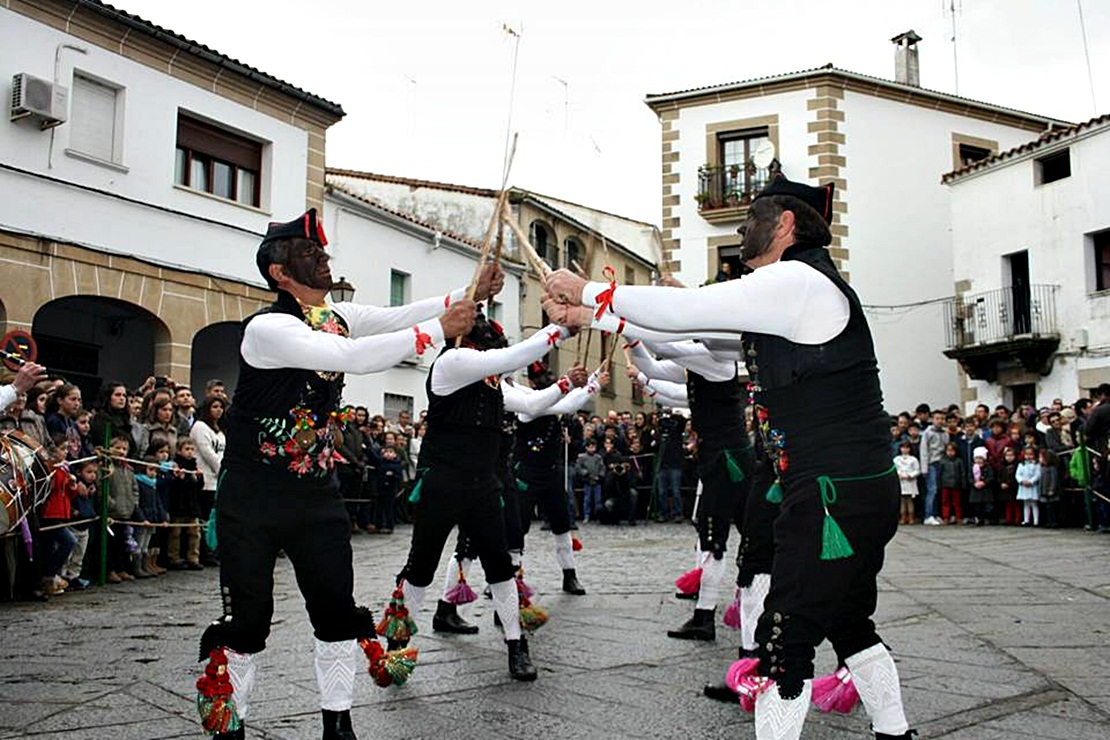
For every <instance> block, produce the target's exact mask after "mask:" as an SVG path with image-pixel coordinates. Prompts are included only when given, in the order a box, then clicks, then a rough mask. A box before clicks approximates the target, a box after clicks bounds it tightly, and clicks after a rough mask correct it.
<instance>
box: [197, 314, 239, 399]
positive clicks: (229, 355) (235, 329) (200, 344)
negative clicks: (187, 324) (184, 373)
mask: <svg viewBox="0 0 1110 740" xmlns="http://www.w3.org/2000/svg"><path fill="white" fill-rule="evenodd" d="M240 327H241V324H240V322H238V321H221V322H219V323H216V324H210V325H209V326H206V327H204V328H203V329H201V330H200V331H198V332H197V333H196V336H194V337H193V355H192V369H191V373H190V375H191V377H192V388H193V395H194V396H195V397H196V398H198V399H201V398H204V390H205V385H206V384H207V382H208V381H209V380H213V379H219V380H222V381H223V383H224V388H225V389H226V390H227V392H228V394H229V395H230V394H231V393H233V392H234V391H235V386H236V384H237V383H238V382H239V344H240V339H241V328H240Z"/></svg>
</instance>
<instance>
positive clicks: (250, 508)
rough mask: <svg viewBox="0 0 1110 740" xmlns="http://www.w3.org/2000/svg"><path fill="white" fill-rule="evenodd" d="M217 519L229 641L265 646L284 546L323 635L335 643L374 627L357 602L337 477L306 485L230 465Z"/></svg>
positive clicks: (243, 647)
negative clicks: (262, 475) (356, 605)
mask: <svg viewBox="0 0 1110 740" xmlns="http://www.w3.org/2000/svg"><path fill="white" fill-rule="evenodd" d="M216 526H217V531H218V533H219V538H220V589H221V594H222V596H223V600H224V612H225V615H224V616H225V620H224V621H225V625H224V628H223V635H224V640H223V641H224V642H225V643H226V645H225V646H226V647H229V648H231V649H232V650H235V651H237V652H242V653H256V652H259V651H260V650H262V649H263V648H264V647H265V646H266V638H267V637H268V636H269V634H270V620H271V618H272V617H273V613H274V563H275V561H276V559H277V554H278V551H279V550H285V553H286V555H287V556H288V557H289V561H290V562H291V563H292V564H293V568H294V570H295V572H296V576H297V586H298V588H299V589H300V591H301V595H302V596H303V597H304V601H305V608H306V609H307V610H308V616H309V620H310V621H311V622H312V627H313V630H314V633H315V635H316V637H317V638H318V639H320V640H323V641H325V642H336V641H339V640H346V639H353V638H355V637H359V636H362V635H368V634H372V633H373V622H372V620H371V619H370V618H369V616H368V614H369V613H368V612H366V611H364V610H363V611H359V610H357V609H356V607H355V601H354V596H353V595H352V593H353V587H354V574H353V567H352V564H351V525H350V520H349V519H348V518H347V510H346V508H345V507H344V505H343V499H342V498H341V497H340V495H339V487H338V485H337V483H336V482H335V480H334V478H333V479H331V480H330V481H329V482H323V483H320V482H310V483H307V484H306V483H302V482H300V481H285V480H283V479H282V478H280V477H276V476H272V475H271V476H265V477H260V476H258V475H256V474H255V471H253V470H247V471H240V470H228V471H227V473H226V475H224V476H223V479H222V480H221V483H220V489H219V499H218V501H217V515H216ZM228 616H230V617H231V619H226V617H228Z"/></svg>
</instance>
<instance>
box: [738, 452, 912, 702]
mask: <svg viewBox="0 0 1110 740" xmlns="http://www.w3.org/2000/svg"><path fill="white" fill-rule="evenodd" d="M874 472H877V471H862V474H870V473H874ZM785 485H786V490H785V491H784V494H785V496H784V499H783V503H782V507H781V510H780V512H779V516H778V518H777V519H775V524H774V541H775V556H774V566H773V568H772V572H771V591H770V593H769V594H768V595H767V601H766V602H765V606H764V612H763V616H762V617H761V618H760V620H759V625H758V626H757V627H756V635H755V639H756V642H758V643H759V657H760V664H759V672H760V674H761V675H763V676H769V677H770V678H773V679H775V680H776V681H777V683H778V687H779V693H780V694H781V695H782V697H783V698H787V699H789V698H794V697H796V696H798V694H800V693H801V690H802V682H803V681H804V680H805V679H807V678H812V677H813V655H814V651H815V648H816V647H817V645H819V644H820V643H821V642H822V640H825V639H828V640H829V641H830V642H831V643H832V646H833V649H834V650H835V651H836V655H837V658H838V659H839V660H840V661H843V660H844V659H845V658H847V657H849V656H852V655H854V654H856V653H858V652H860V651H861V650H865V649H866V648H869V647H871V646H872V645H875V644H877V643H879V642H881V640H880V639H879V636H878V634H877V633H876V632H875V623H874V622H873V621H872V620H871V616H872V615H873V614H874V613H875V605H876V601H877V597H878V592H877V587H876V583H875V579H876V577H877V576H878V573H879V571H880V570H881V569H882V567H883V557H884V551H885V548H886V544H887V543H888V542H889V541H890V540H891V538H892V537H893V536H894V533H895V532H896V531H897V529H898V514H899V507H900V505H901V502H900V501H899V485H898V478H897V476H896V475H894V473H893V472H891V473H890V474H889V475H884V476H882V477H881V478H876V479H872V480H861V481H843V482H841V481H836V482H835V487H836V492H837V501H836V503H835V504H833V505H831V506H830V507H829V512H830V513H831V514H832V516H833V517H834V518H835V520H836V522H837V523H838V524H839V525H840V527H841V528H842V529H843V531H844V534H845V535H846V536H847V539H848V542H849V543H850V544H851V546H852V549H853V550H854V552H855V554H854V555H852V556H851V557H848V558H843V559H839V560H821V558H820V555H821V543H822V527H823V523H824V515H825V510H824V507H823V505H822V499H821V493H820V490H819V485H818V482H817V480H816V479H814V478H803V479H800V480H798V479H795V480H792V481H788V482H786V484H785Z"/></svg>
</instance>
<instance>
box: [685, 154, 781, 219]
mask: <svg viewBox="0 0 1110 740" xmlns="http://www.w3.org/2000/svg"><path fill="white" fill-rule="evenodd" d="M776 165H777V162H776V163H772V165H771V167H763V168H759V167H756V166H755V165H753V164H751V163H749V164H748V165H747V166H746V167H742V166H740V165H738V164H734V165H723V166H720V167H709V166H707V165H703V166H701V167H699V168H698V194H697V196H696V199H697V202H698V211H700V212H702V213H704V212H706V211H714V210H720V209H722V208H740V207H743V206H746V205H748V204H749V203H751V202H752V196H754V195H755V194H756V193H758V192H759V191H760V190H762V189H763V188H764V187H766V186H767V184H768V183H770V182H771V178H772V177H773V175H774V172H773V169H774V168H775V166H776Z"/></svg>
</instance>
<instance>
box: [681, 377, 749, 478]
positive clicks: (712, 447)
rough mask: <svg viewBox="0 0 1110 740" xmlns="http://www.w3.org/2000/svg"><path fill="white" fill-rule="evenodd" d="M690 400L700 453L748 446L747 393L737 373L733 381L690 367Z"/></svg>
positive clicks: (687, 393)
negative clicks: (709, 375)
mask: <svg viewBox="0 0 1110 740" xmlns="http://www.w3.org/2000/svg"><path fill="white" fill-rule="evenodd" d="M686 400H687V402H688V403H689V405H690V422H691V426H693V428H694V431H695V432H697V433H698V455H699V456H703V457H708V456H709V454H710V453H716V452H718V451H720V450H738V449H742V448H744V447H747V446H748V432H747V430H746V429H745V425H744V406H745V405H746V404H747V396H746V394H745V393H744V389H743V388H742V387H741V386H740V380H739V378H738V377H737V376H736V375H733V377H732V379H731V380H723V381H714V380H708V379H706V378H704V377H703V376H701V375H698V374H697V373H695V372H694V371H692V370H687V371H686Z"/></svg>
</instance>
